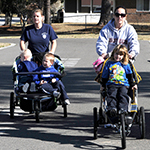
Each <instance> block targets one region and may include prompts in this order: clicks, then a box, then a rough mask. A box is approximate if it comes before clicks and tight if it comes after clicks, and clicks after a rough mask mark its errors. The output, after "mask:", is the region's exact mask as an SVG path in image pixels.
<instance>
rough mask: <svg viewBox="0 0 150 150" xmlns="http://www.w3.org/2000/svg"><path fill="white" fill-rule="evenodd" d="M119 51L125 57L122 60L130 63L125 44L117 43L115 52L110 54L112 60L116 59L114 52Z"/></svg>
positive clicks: (125, 63) (124, 62)
mask: <svg viewBox="0 0 150 150" xmlns="http://www.w3.org/2000/svg"><path fill="white" fill-rule="evenodd" d="M116 52H119V53H120V54H123V56H124V57H123V59H122V61H121V63H122V64H124V65H127V64H128V63H129V54H128V49H127V48H126V46H124V45H120V44H119V45H116V46H115V48H114V49H113V52H112V54H111V56H110V60H114V53H116Z"/></svg>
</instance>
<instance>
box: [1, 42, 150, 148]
mask: <svg viewBox="0 0 150 150" xmlns="http://www.w3.org/2000/svg"><path fill="white" fill-rule="evenodd" d="M0 42H6V43H7V42H10V43H16V45H15V46H13V47H11V48H6V49H2V50H0V57H1V59H0V145H1V148H0V149H1V150H5V149H10V150H16V149H18V150H33V149H34V150H54V149H55V150H60V149H61V150H76V149H83V150H100V149H107V150H108V149H120V147H121V140H120V136H119V135H118V134H116V133H114V132H113V131H112V130H110V129H108V130H107V129H105V130H104V128H103V126H101V127H100V128H99V135H98V139H97V140H93V107H95V106H96V107H99V85H98V84H97V83H96V82H94V80H93V79H94V77H95V75H96V74H95V73H94V71H93V68H92V63H93V62H94V61H95V60H96V58H97V54H96V52H95V43H96V39H58V47H57V50H56V53H57V54H58V55H60V56H61V58H62V59H63V61H64V64H66V72H67V76H66V77H64V78H63V82H64V84H65V86H66V91H67V93H68V95H69V97H70V101H71V105H70V106H69V107H68V117H67V118H63V117H62V116H63V113H62V108H61V107H58V108H57V109H56V110H55V111H54V112H45V113H41V114H40V117H41V119H40V120H41V122H40V123H36V122H35V118H34V115H33V114H30V115H29V114H28V113H27V112H24V111H22V110H21V109H19V108H18V107H17V108H16V109H15V118H14V119H10V118H9V94H10V92H11V91H13V84H12V76H11V66H12V63H13V60H14V58H15V57H16V56H17V55H18V54H19V53H20V50H19V44H18V43H19V39H0ZM140 44H141V53H140V55H139V56H138V58H137V60H136V61H135V66H136V68H137V70H138V72H139V73H140V75H141V76H142V78H143V81H142V82H141V83H140V84H139V105H140V106H141V105H143V106H144V107H145V113H146V124H147V125H146V130H147V135H146V139H144V140H141V139H139V137H140V134H139V128H138V126H133V128H132V133H131V135H130V136H129V137H127V150H131V149H132V150H141V149H148V147H150V143H149V139H150V126H149V124H150V119H149V118H150V115H149V114H150V100H149V97H150V86H149V85H150V78H149V77H150V64H149V62H148V61H147V60H149V59H150V52H149V49H150V45H149V42H148V41H140Z"/></svg>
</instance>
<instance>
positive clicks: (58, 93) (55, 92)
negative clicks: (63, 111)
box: [53, 91, 61, 98]
mask: <svg viewBox="0 0 150 150" xmlns="http://www.w3.org/2000/svg"><path fill="white" fill-rule="evenodd" d="M60 95H61V94H60V92H57V91H54V92H53V96H54V97H55V98H60Z"/></svg>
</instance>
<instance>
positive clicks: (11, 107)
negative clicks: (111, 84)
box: [10, 92, 15, 118]
mask: <svg viewBox="0 0 150 150" xmlns="http://www.w3.org/2000/svg"><path fill="white" fill-rule="evenodd" d="M14 109H15V103H14V92H11V93H10V118H14Z"/></svg>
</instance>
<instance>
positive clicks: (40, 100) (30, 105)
mask: <svg viewBox="0 0 150 150" xmlns="http://www.w3.org/2000/svg"><path fill="white" fill-rule="evenodd" d="M19 63H20V56H18V57H17V58H16V59H15V61H14V64H13V67H12V73H13V84H14V91H13V92H11V93H10V118H14V113H15V107H16V106H19V107H20V108H21V109H22V110H23V111H26V112H29V113H35V119H36V122H39V121H40V113H41V112H43V111H54V110H55V109H56V108H57V106H58V105H61V106H62V108H63V116H64V117H67V106H66V105H65V104H64V102H62V100H61V96H59V97H54V96H53V95H51V94H45V93H42V92H41V93H39V92H38V90H37V88H36V86H35V83H34V82H31V83H30V84H29V88H28V89H29V90H28V91H26V92H23V91H22V90H20V87H19V76H31V75H33V74H57V76H58V77H59V79H60V80H61V78H62V77H63V76H64V74H65V73H64V65H63V64H62V62H61V59H60V57H59V56H55V60H54V67H56V69H58V70H59V72H45V73H43V72H18V71H17V66H18V64H19Z"/></svg>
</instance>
